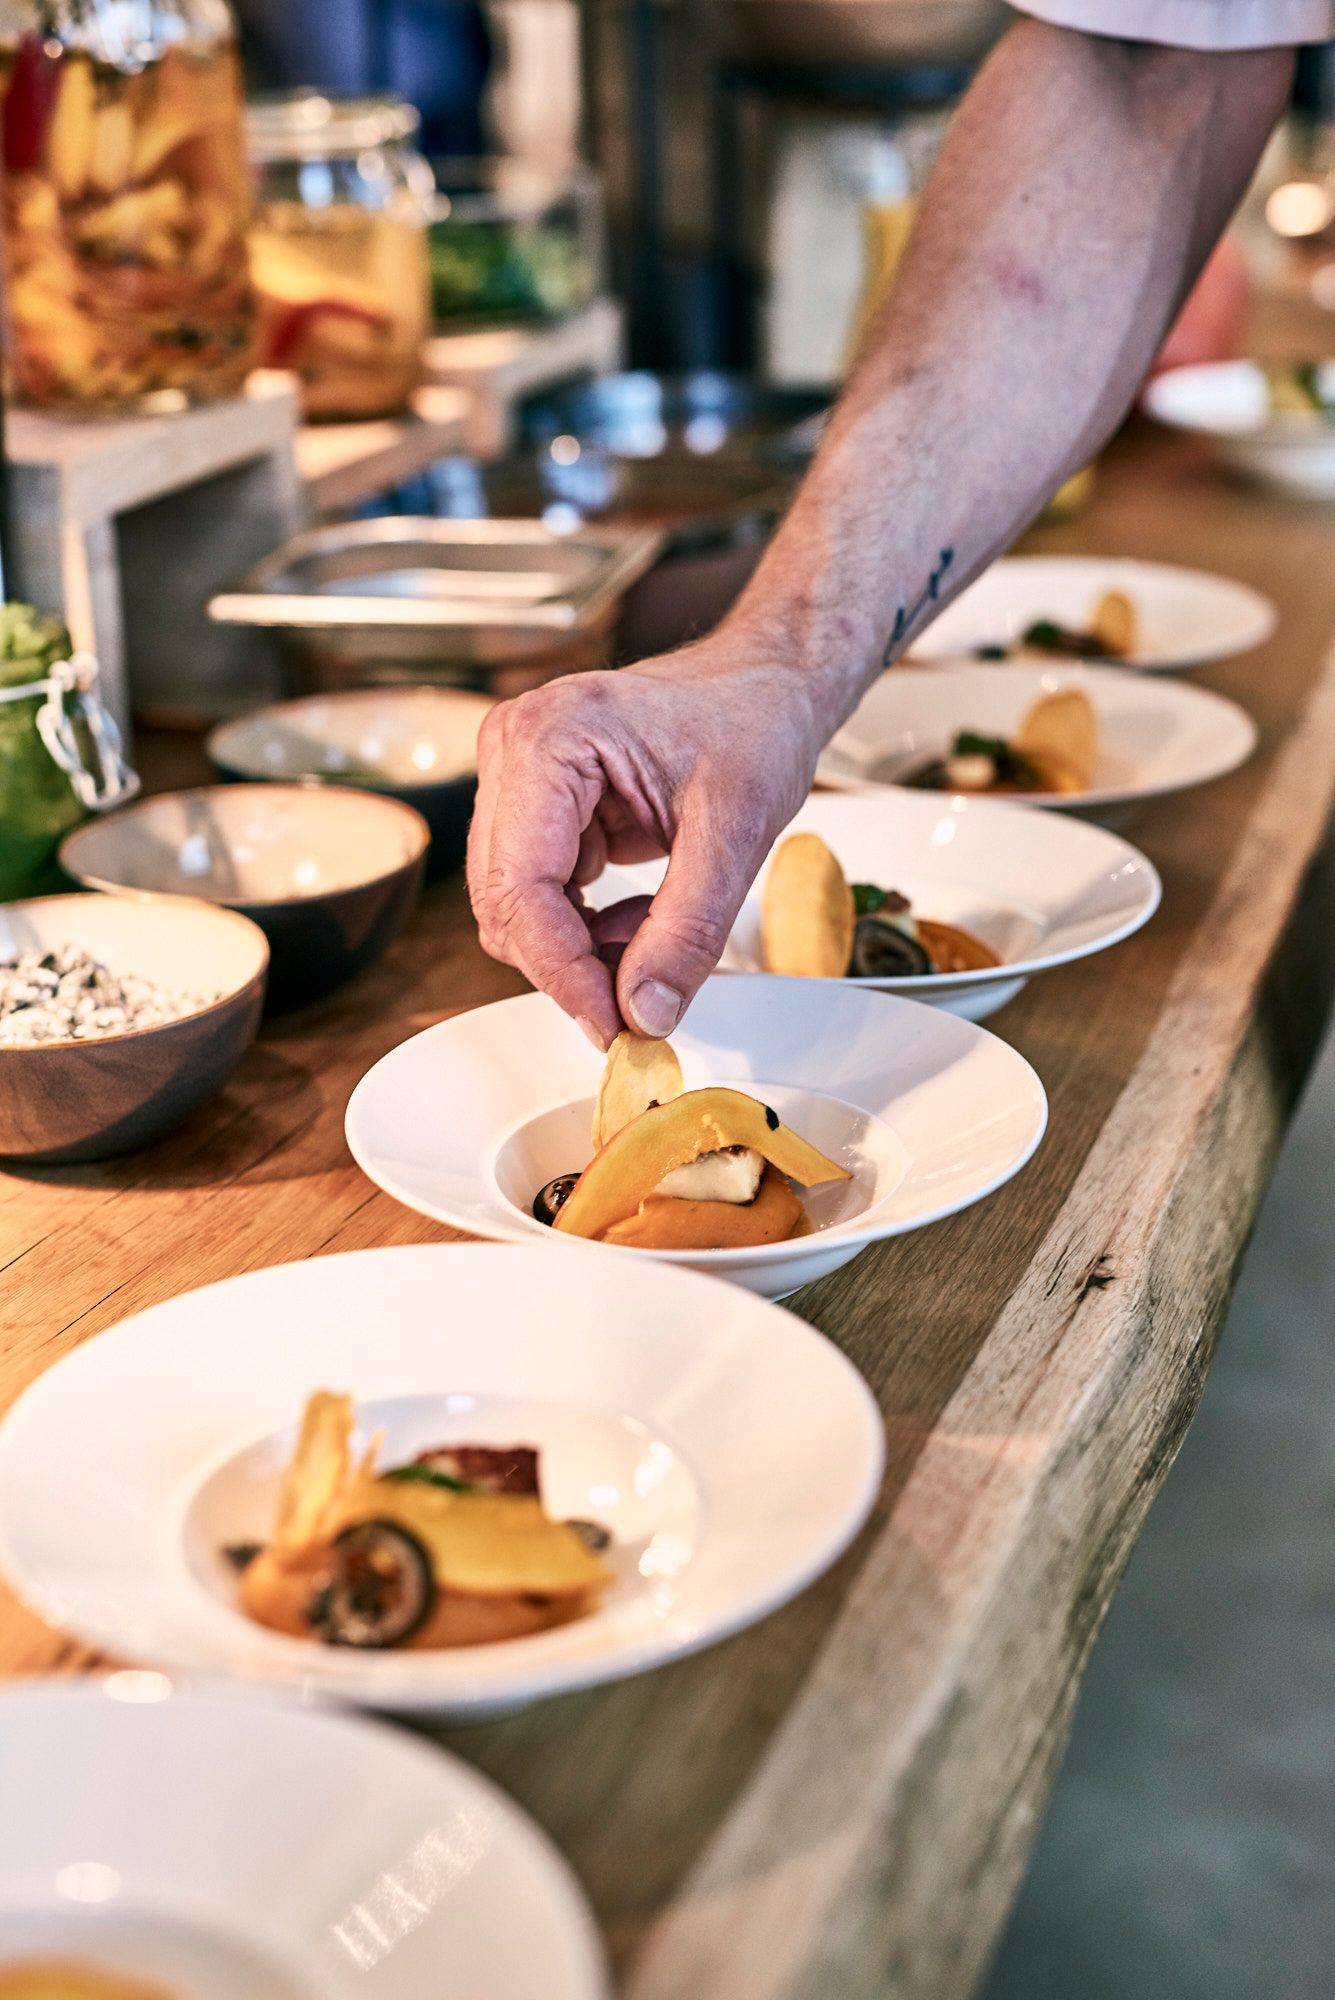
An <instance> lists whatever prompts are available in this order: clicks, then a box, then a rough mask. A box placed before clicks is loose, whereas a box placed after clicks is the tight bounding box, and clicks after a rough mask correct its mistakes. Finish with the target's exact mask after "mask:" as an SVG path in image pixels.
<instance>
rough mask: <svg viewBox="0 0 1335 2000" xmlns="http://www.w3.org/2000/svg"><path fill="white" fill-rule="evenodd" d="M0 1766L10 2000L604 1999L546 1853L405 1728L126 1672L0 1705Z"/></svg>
mask: <svg viewBox="0 0 1335 2000" xmlns="http://www.w3.org/2000/svg"><path fill="white" fill-rule="evenodd" d="M0 1768H3V1771H4V1774H5V1779H4V1782H5V1810H4V1813H3V1814H0V1995H3V1996H4V2000H315V1996H317V1995H318V1996H319V2000H354V1996H359V1995H370V1994H374V1995H375V1996H376V2000H422V1996H423V1995H424V1994H428V1993H429V1994H430V1995H431V1996H432V2000H478V1996H479V1995H481V1994H485V1995H486V1996H487V2000H533V1996H534V1995H535V1994H538V1993H541V1994H542V1995H543V1996H544V2000H606V1996H607V1992H608V1988H607V1984H606V1970H605V1967H604V1964H603V1956H602V1951H601V1948H600V1945H599V1942H598V1937H597V1933H596V1930H595V1928H594V1924H593V1920H592V1917H591V1916H590V1913H589V1910H588V1906H587V1904H586V1903H585V1901H584V1898H583V1896H582V1894H581V1893H580V1890H579V1888H578V1886H577V1884H576V1882H575V1879H574V1877H573V1875H572V1874H571V1872H570V1870H569V1868H568V1867H567V1866H566V1863H565V1862H564V1861H563V1860H562V1859H561V1857H560V1855H559V1854H558V1853H557V1851H556V1849H555V1848H554V1847H553V1846H552V1844H551V1842H550V1841H549V1840H548V1839H547V1837H546V1836H545V1835H544V1834H542V1833H540V1832H539V1830H538V1829H537V1827H536V1826H535V1825H534V1824H533V1822H532V1821H531V1820H530V1819H529V1818H528V1817H527V1816H526V1815H525V1814H524V1813H523V1812H521V1811H520V1810H519V1808H518V1807H517V1806H514V1805H512V1804H511V1803H510V1801H509V1800H508V1799H506V1798H505V1797H503V1796H502V1794H501V1793H500V1792H499V1791H498V1790H497V1788H496V1787H495V1786H494V1785H492V1784H490V1783H488V1781H487V1780H486V1779H485V1778H483V1777H481V1776H479V1775H478V1774H477V1773H476V1772H475V1771H474V1770H472V1769H471V1768H470V1767H469V1766H468V1765H467V1764H465V1763H463V1762H462V1761H461V1760H460V1759H459V1758H457V1757H454V1756H452V1755H451V1754H450V1753H449V1752H448V1751H446V1750H443V1749H441V1748H440V1747H439V1746H438V1745H436V1744H434V1743H424V1742H420V1741H416V1740H414V1739H413V1738H412V1737H411V1736H409V1735H408V1734H407V1733H405V1732H404V1731H402V1730H398V1729H390V1728H387V1727H386V1726H385V1725H384V1724H382V1723H377V1722H371V1721H368V1720H366V1719H364V1718H362V1717H358V1716H353V1715H349V1714H339V1713H337V1712H336V1711H334V1710H333V1709H332V1708H328V1707H326V1708H321V1707H319V1706H318V1705H316V1704H314V1703H312V1702H311V1701H310V1700H309V1699H306V1700H304V1701H301V1702H300V1703H298V1702H295V1701H294V1702H287V1701H283V1700H280V1699H277V1698H276V1697H275V1696H274V1695H272V1694H265V1693H264V1692H263V1691H261V1690H258V1689H255V1688H251V1689H248V1690H245V1691H235V1690H233V1691H228V1690H225V1689H221V1688H213V1689H208V1690H206V1689H203V1688H200V1689H197V1690H193V1691H191V1690H186V1689H184V1688H177V1687H174V1686H173V1684H172V1682H171V1681H170V1680H168V1679H167V1678H166V1677H165V1676H164V1675H162V1674H158V1673H151V1672H135V1671H122V1672H118V1673H111V1674H108V1675H106V1676H105V1677H103V1678H101V1679H94V1678H82V1679H78V1680H75V1679H67V1680H55V1679H51V1680H48V1681H45V1682H43V1683H41V1684H36V1683H32V1682H30V1683H28V1684H26V1685H23V1684H17V1685H16V1684H14V1683H10V1685H9V1686H8V1687H6V1688H5V1689H3V1690H0ZM94 1773H95V1774H96V1782H95V1783H94V1782H91V1774H94ZM294 1857H299V1860H300V1891H299V1893H284V1892H283V1891H282V1889H281V1886H276V1885H281V1883H282V1881H283V1880H285V1879H286V1878H285V1877H284V1870H285V1869H288V1868H290V1867H291V1865H292V1863H293V1860H294ZM409 1917H410V1918H411V1921H407V1920H406V1919H408V1918H409ZM389 1947H392V1948H389ZM20 1968H22V1969H20ZM58 1982H63V1983H58Z"/></svg>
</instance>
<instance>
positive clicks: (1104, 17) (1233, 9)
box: [1010, 0, 1335, 49]
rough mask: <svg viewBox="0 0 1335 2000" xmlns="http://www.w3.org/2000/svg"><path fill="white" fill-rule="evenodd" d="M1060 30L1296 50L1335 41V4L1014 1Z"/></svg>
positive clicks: (1331, 0) (1302, 0)
mask: <svg viewBox="0 0 1335 2000" xmlns="http://www.w3.org/2000/svg"><path fill="white" fill-rule="evenodd" d="M1010 4H1011V6H1012V7H1015V8H1016V9H1017V10H1018V11H1019V12H1020V13H1022V14H1032V15H1034V16H1035V17H1036V19H1038V20H1040V21H1050V22H1051V23H1052V25H1053V26H1054V27H1057V28H1083V29H1084V30H1085V31H1086V32H1087V33H1088V34H1091V35H1116V36H1118V37H1119V38H1120V39H1121V40H1123V41H1128V42H1164V43H1167V44H1168V46H1169V47H1170V48H1180V49H1275V48H1293V47H1296V46H1297V44H1298V43H1300V42H1324V41H1327V40H1329V39H1330V38H1332V37H1335V0H1010Z"/></svg>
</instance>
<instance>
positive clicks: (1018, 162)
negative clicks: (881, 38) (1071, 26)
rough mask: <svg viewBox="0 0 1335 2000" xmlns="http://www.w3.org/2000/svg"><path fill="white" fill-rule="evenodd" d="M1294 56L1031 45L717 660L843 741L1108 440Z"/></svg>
mask: <svg viewBox="0 0 1335 2000" xmlns="http://www.w3.org/2000/svg"><path fill="white" fill-rule="evenodd" d="M1291 67H1292V59H1291V57H1290V56H1289V55H1288V54H1286V53H1285V52H1282V51H1268V52H1261V53H1251V54H1242V55H1239V54H1233V55H1199V54H1193V53H1189V52H1184V51H1171V50H1166V49H1155V48H1151V47H1149V46H1148V45H1145V44H1129V43H1121V42H1117V41H1113V40H1104V39H1099V38H1096V37H1092V36H1086V35H1079V34H1073V33H1070V32H1068V31H1065V30H1062V29H1056V28H1048V27H1044V26H1040V25H1039V24H1037V23H1032V22H1026V23H1023V24H1021V25H1019V26H1017V27H1016V28H1015V29H1014V30H1013V31H1012V32H1011V33H1010V34H1009V35H1008V36H1007V37H1006V38H1005V40H1004V42H1003V43H1002V45H1001V46H1000V48H999V49H998V50H997V51H996V53H995V54H994V56H993V57H992V59H991V61H990V62H989V64H988V65H987V66H986V68H985V69H984V71H983V73H982V75H981V76H980V78H979V80H978V82H977V83H976V84H975V86H974V88H973V90H972V91H971V92H970V93H969V96H968V97H967V98H966V100H965V102H964V104H963V105H962V106H961V108H960V111H959V113H958V114H957V117H956V119H955V122H954V126H953V128H952V132H951V135H950V137H949V139H948V141H947V144H946V146H945V148H944V149H943V153H942V156H941V159H940V162H939V163H938V166H937V169H936V172H935V173H934V175H933V177H932V181H931V184H930V186H929V188H928V191H927V194H926V196H925V198H924V201H923V206H922V211H921V214H920V217H919V220H918V225H917V228H916V230H915V232H914V236H913V239H912V242H911V244H910V247H909V250H908V252H907V254H906V256H905V260H904V263H903V266H902V268H901V271H900V274H899V277H898V279H897V282H896V284H895V286H894V288H893V290H892V292H891V294H890V297H889V299H888V301H887V303H886V305H885V307H884V309H883V310H882V312H881V314H880V315H879V318H878V321H877V323H876V324H875V326H874V328H873V330H872V333H871V336H870V337H869V339H868V341H867V342H866V345H865V348H864V352H863V354H862V357H861V359H860V361H859V364H858V366H857V368H856V369H855V371H854V374H853V378H852V381H851V383H850V385H849V388H848V390H847V391H846V393H845V395H844V397H843V399H842V401H841V403H840V405H839V407H838V409H837V411H836V413H835V415H834V418H833V420H832V422H831V424H830V427H829V433H828V436H827V438H826V440H825V442H824V443H823V445H822V447H821V450H820V452H819V454H818V455H817V458H816V461H815V464H814V465H813V467H812V470H811V472H810V474H809V475H808V477H807V479H806V481H805V483H804V485H803V487H802V490H801V492H800V493H799V495H798V497H797V500H796V501H795V503H794V505H793V507H792V509H791V511H790V513H789V515H788V518H787V520H786V521H785V523H784V525H783V527H782V528H781V530H780V531H779V534H778V535H777V536H776V538H775V540H774V542H773V544H772V545H771V548H770V550H769V552H768V554H767V556H766V558H765V561H764V562H763V563H762V565H761V567H760V569H759V571H758V572H757V574H756V577H755V578H754V579H753V581H752V584H751V585H750V587H749V588H748V590H747V592H746V593H745V594H744V596H743V598H742V600H741V602H740V604H739V605H738V607H737V609H736V611H735V612H734V613H733V614H732V617H731V618H730V620H729V621H728V624H727V627H726V628H725V631H724V633H722V634H720V640H721V641H722V642H723V644H724V645H725V647H726V646H728V645H729V644H731V645H736V646H737V647H738V648H739V649H745V650H748V651H750V650H752V649H758V650H760V651H761V652H762V653H764V654H765V655H767V656H768V657H770V658H771V659H776V658H778V659H783V660H785V661H787V662H789V663H790V664H791V665H793V666H794V667H795V668H796V669H798V671H799V672H800V673H801V676H802V679H803V681H804V683H805V684H806V685H807V686H808V687H809V689H810V692H811V696H812V699H813V702H814V704H815V707H816V710H817V713H818V718H819V723H820V726H821V727H822V729H823V730H825V731H828V730H829V729H832V728H833V727H834V726H835V725H836V724H837V723H838V722H839V721H840V720H841V719H842V717H843V716H844V715H845V714H846V713H847V712H848V710H849V709H850V708H851V707H852V706H853V704H854V703H855V702H856V700H857V698H858V696H859V695H860V693H861V692H862V690H863V689H864V688H865V686H866V684H867V682H868V680H869V678H870V677H871V676H872V675H873V674H874V673H875V672H876V670H877V669H878V667H879V666H880V665H881V664H882V662H883V661H884V660H886V659H887V658H890V657H893V656H894V654H895V653H896V652H898V651H899V650H901V649H902V647H903V646H904V645H905V644H907V643H908V641H909V639H910V638H911V637H912V636H913V634H914V632H915V631H918V630H921V629H922V627H923V625H925V624H926V623H927V622H928V621H929V619H930V617H931V615H932V612H933V609H934V608H935V607H936V606H939V604H940V603H943V602H945V601H946V599H947V598H948V597H949V596H950V595H951V594H953V592H954V591H956V590H957V589H959V588H960V586H961V585H962V584H964V583H966V582H967V581H968V579H969V577H970V576H971V575H973V574H975V573H976V572H977V571H978V570H979V569H980V568H981V567H982V566H983V565H984V564H985V563H986V562H987V561H988V560H989V559H990V558H991V557H992V556H993V555H994V554H996V553H997V552H998V551H999V550H1000V549H1003V548H1005V547H1007V546H1008V545H1009V543H1010V542H1011V541H1012V540H1013V539H1014V536H1015V535H1016V533H1017V532H1018V531H1019V530H1020V528H1021V527H1023V526H1024V524H1025V522H1026V521H1027V520H1028V519H1029V518H1030V517H1031V516H1032V515H1033V514H1034V513H1035V512H1036V511H1037V509H1038V508H1039V507H1040V506H1041V505H1042V503H1043V501H1044V500H1045V499H1046V498H1047V496H1048V495H1049V494H1050V493H1051V492H1052V491H1053V490H1054V488H1055V487H1056V486H1057V485H1058V484H1060V482H1061V480H1062V479H1063V478H1064V477H1065V476H1066V475H1067V474H1068V472H1070V471H1071V470H1073V469H1074V468H1075V467H1076V466H1078V465H1079V464H1081V463H1082V462H1083V460H1084V459H1085V458H1086V457H1087V456H1088V455H1089V454H1090V453H1091V452H1092V451H1094V450H1095V449H1096V448H1097V447H1098V446H1099V445H1100V444H1101V443H1102V442H1103V441H1104V439H1105V438H1106V437H1107V436H1108V434H1109V432H1110V431H1111V430H1112V428H1113V426H1114V425H1115V424H1116V422H1117V421H1118V419H1119V417H1120V416H1121V415H1122V413H1123V411H1124V410H1125V408H1126V405H1127V403H1128V402H1129V400H1130V398H1131V397H1132V395H1133V394H1134V393H1135V389H1136V386H1137V384H1138V383H1139V381H1140V379H1141V377H1142V375H1143V374H1144V371H1145V369H1146V367H1147V365H1148V364H1149V362H1150V360H1151V359H1152V357H1153V355H1154V352H1155V350H1156V349H1157V347H1158V345H1159V342H1160V340H1161V339H1162V337H1163V334H1164V332H1165V330H1166V329H1167V327H1168V326H1169V324H1170V323H1171V321H1172V319H1173V317H1174V315H1175V313H1176V311H1177V309H1178V307H1179V305H1180V303H1181V301H1182V299H1183V298H1184V296H1185V294H1186V292H1187V290H1188V289H1189V287H1190V285H1191V283H1192V282H1193V280H1194V278H1195V276H1196V274H1197V272H1198V271H1199V269H1200V267H1201V264H1202V263H1203V262H1204V259H1205V257H1206V256H1207V255H1208V253H1209V250H1210V248H1211V246H1212V244H1213V243H1214V241H1215V239H1216V237H1217V236H1218V234H1219V232H1220V230H1221V229H1222V228H1223V226H1224V224H1225V223H1226V221H1227V219H1228V217H1229V215H1230V214H1231V213H1232V210H1233V208H1234V207H1235V206H1236V203H1237V201H1238V200H1239V199H1240V197H1241V194H1242V192H1243V190H1244V189H1245V187H1246V184H1247V181H1248V178H1249V176H1250V174H1251V172H1252V170H1253V167H1254V166H1255V163H1256V160H1257V158H1258V157H1259V154H1260V151H1261V148H1262V146H1263V145H1264V143H1265V139H1266V136H1267V134H1268V133H1269V131H1270V129H1271V127H1272V125H1273V123H1274V121H1275V119H1276V117H1277V116H1278V114H1279V112H1280V110H1281V109H1282V106H1283V102H1284V98H1285V94H1286V91H1287V88H1288V82H1289V78H1290V75H1291Z"/></svg>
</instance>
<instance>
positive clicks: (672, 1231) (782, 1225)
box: [603, 1167, 802, 1250]
mask: <svg viewBox="0 0 1335 2000" xmlns="http://www.w3.org/2000/svg"><path fill="white" fill-rule="evenodd" d="M801 1220H802V1204H801V1202H800V1201H799V1200H798V1198H797V1196H796V1195H795V1194H794V1193H793V1191H792V1189H791V1188H790V1187H789V1185H788V1183H787V1181H786V1180H785V1179H784V1177H783V1175H782V1174H777V1173H775V1171H774V1169H773V1167H766V1169H765V1177H764V1179H763V1180H762V1181H761V1183H760V1188H759V1190H758V1192H757V1194H756V1198H755V1200H754V1201H746V1202H735V1201H681V1200H679V1199H678V1198H677V1197H676V1196H675V1195H670V1194H651V1195H650V1196H649V1197H648V1198H647V1199H646V1200H645V1201H642V1202H641V1203H640V1205H639V1207H638V1208H637V1209H636V1211H635V1213H634V1215H628V1216H627V1217H626V1219H625V1221H624V1222H614V1223H613V1224H612V1227H611V1228H610V1229H609V1230H607V1231H606V1232H605V1234H604V1236H603V1242H604V1243H629V1244H630V1245H632V1247H633V1248H635V1249H637V1250H745V1249H749V1248H751V1246H752V1245H754V1244H756V1243H786V1242H787V1240H788V1238H789V1237H790V1236H791V1235H792V1234H793V1233H794V1231H795V1230H796V1228H797V1225H798V1223H799V1222H800V1221H801Z"/></svg>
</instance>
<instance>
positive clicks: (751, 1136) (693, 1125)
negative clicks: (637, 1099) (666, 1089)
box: [554, 1086, 852, 1237]
mask: <svg viewBox="0 0 1335 2000" xmlns="http://www.w3.org/2000/svg"><path fill="white" fill-rule="evenodd" d="M771 1120H772V1121H773V1122H772V1123H771ZM723 1146H751V1147H753V1148H754V1149H755V1151H756V1152H757V1153H760V1154H761V1155H762V1156H763V1158H765V1159H767V1160H768V1161H769V1162H770V1164H771V1165H772V1166H775V1167H777V1168H778V1169H779V1172H780V1173H781V1174H789V1175H791V1177H792V1179H793V1180H795V1181H797V1182H799V1183H800V1185H801V1186H803V1187H817V1186H819V1185H820V1184H821V1183H822V1182H823V1181H846V1180H851V1179H852V1175H851V1174H850V1173H849V1172H848V1170H847V1168H845V1167H840V1166H836V1164H835V1162H834V1161H833V1160H827V1159H826V1157H825V1155H824V1153H820V1152H817V1150H816V1148H815V1147H814V1146H809V1145H808V1144H807V1142H806V1140H805V1139H799V1138H798V1136H797V1134H796V1132H790V1131H789V1129H788V1127H787V1126H786V1125H781V1124H780V1123H779V1120H778V1118H777V1117H776V1116H775V1114H774V1112H772V1111H770V1110H769V1109H768V1107H767V1106H766V1105H764V1104H761V1103H760V1102H759V1100H758V1099H757V1098H754V1097H748V1096H747V1095H746V1094H745V1092H743V1091H740V1090H724V1089H722V1088H720V1087H718V1086H712V1087H710V1088H709V1089H707V1090H688V1091H687V1092H686V1093H685V1094H684V1095H683V1096H681V1097H677V1098H674V1099H673V1101H672V1102H671V1103H670V1104H660V1105H658V1106H656V1107H655V1109H653V1110H652V1111H645V1112H642V1113H641V1115H640V1116H639V1117H638V1118H635V1119H633V1120H632V1121H631V1123H630V1124H629V1125H624V1126H623V1127H622V1129H621V1130H620V1131H619V1132H618V1133H617V1135H616V1137H615V1138H613V1139H609V1141H608V1142H607V1144H606V1145H605V1146H604V1147H603V1148H602V1150H601V1152H599V1153H597V1154H595V1156H594V1158H593V1159H592V1160H590V1162H589V1164H588V1166H587V1167H585V1169H584V1172H583V1173H582V1174H581V1175H580V1177H579V1179H578V1180H577V1181H576V1183H575V1186H574V1188H573V1189H572V1191H571V1193H570V1195H569V1196H568V1197H567V1200H566V1202H565V1206H564V1207H563V1208H562V1209H561V1210H560V1212H559V1214H558V1215H557V1218H556V1222H555V1225H554V1226H555V1227H556V1228H557V1229H563V1230H564V1231H565V1232H566V1234H567V1235H569V1236H589V1237H599V1236H602V1235H603V1234H604V1233H605V1232H606V1231H607V1230H609V1229H611V1228H612V1227H613V1226H614V1224H616V1223H618V1222H624V1221H625V1219H626V1218H627V1216H631V1215H634V1214H635V1213H636V1211H637V1210H638V1208H639V1206H640V1203H641V1202H642V1201H645V1200H647V1199H648V1197H649V1196H650V1195H651V1194H652V1193H653V1191H654V1189H655V1188H656V1187H657V1186H658V1184H659V1182H660V1181H661V1180H662V1179H663V1178H664V1176H665V1175H666V1174H670V1173H671V1172H672V1171H673V1169H674V1168H676V1167H684V1166H686V1165H687V1163H688V1162H689V1161H691V1160H696V1159H698V1158H699V1157H700V1155H701V1153H715V1152H718V1151H719V1149H720V1148H721V1147H723Z"/></svg>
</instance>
